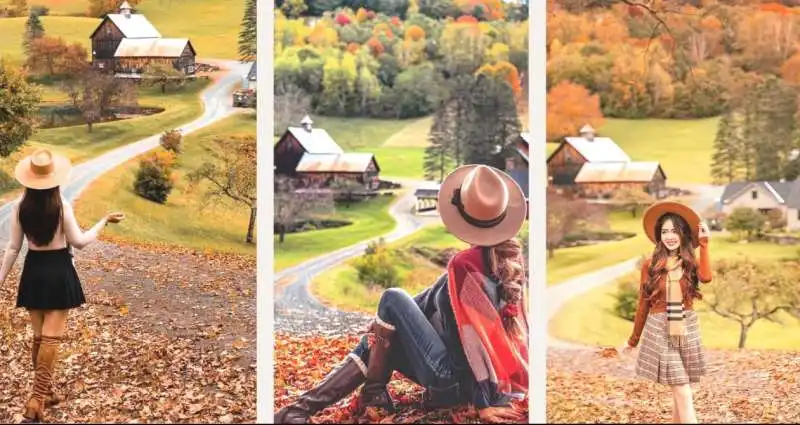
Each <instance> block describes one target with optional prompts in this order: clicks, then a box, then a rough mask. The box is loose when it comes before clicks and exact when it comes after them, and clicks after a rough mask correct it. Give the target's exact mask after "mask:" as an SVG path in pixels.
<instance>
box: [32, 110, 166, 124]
mask: <svg viewBox="0 0 800 425" xmlns="http://www.w3.org/2000/svg"><path fill="white" fill-rule="evenodd" d="M161 112H164V108H148V107H139V106H133V107H118V108H112V109H111V110H110V111H109V114H108V115H107V116H105V117H103V119H101V120H100V121H99V122H98V123H100V122H112V121H120V120H126V119H131V118H137V117H143V116H149V115H154V114H158V113H161ZM83 124H86V121H84V119H83V117H82V116H81V113H80V111H79V110H78V109H77V108H75V107H74V106H71V105H46V106H40V107H39V128H42V129H48V128H60V127H71V126H75V125H83ZM95 124H97V123H95Z"/></svg>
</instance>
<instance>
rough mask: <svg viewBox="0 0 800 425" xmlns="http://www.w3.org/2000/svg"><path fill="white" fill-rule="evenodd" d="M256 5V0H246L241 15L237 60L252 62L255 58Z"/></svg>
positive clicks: (256, 37)
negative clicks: (242, 14)
mask: <svg viewBox="0 0 800 425" xmlns="http://www.w3.org/2000/svg"><path fill="white" fill-rule="evenodd" d="M257 20H258V6H257V5H256V0H247V3H245V8H244V16H243V17H242V29H241V31H240V32H239V60H241V61H242V62H252V61H254V60H255V58H256V50H257V49H256V46H257V44H258V31H257Z"/></svg>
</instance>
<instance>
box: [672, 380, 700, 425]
mask: <svg viewBox="0 0 800 425" xmlns="http://www.w3.org/2000/svg"><path fill="white" fill-rule="evenodd" d="M672 399H673V403H674V404H673V408H672V420H673V421H676V422H675V423H681V424H696V423H697V414H696V413H695V411H694V400H693V394H692V387H691V386H690V385H689V384H684V385H673V386H672Z"/></svg>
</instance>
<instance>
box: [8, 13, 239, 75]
mask: <svg viewBox="0 0 800 425" xmlns="http://www.w3.org/2000/svg"><path fill="white" fill-rule="evenodd" d="M120 3H121V2H120ZM30 4H31V5H45V6H48V7H50V8H51V14H52V15H77V14H83V13H86V11H87V10H88V8H89V2H88V1H86V0H36V1H32V2H30ZM138 8H139V10H138V12H139V13H141V14H144V15H145V16H147V19H149V20H150V22H151V23H152V24H153V25H154V26H155V27H156V29H157V30H158V31H159V32H160V33H161V35H162V36H163V37H168V38H171V37H175V38H189V39H190V40H191V41H192V44H193V45H194V48H195V49H196V50H197V56H198V58H207V59H208V58H211V59H237V58H238V37H239V30H240V28H241V21H242V16H243V13H244V0H191V1H189V0H144V1H142V3H141V4H140V5H139V6H138ZM26 20H27V18H7V19H0V34H3V36H2V37H0V58H4V59H7V60H9V61H10V62H12V63H20V62H22V61H24V54H23V52H22V36H23V34H24V32H25V21H26ZM41 20H42V25H43V26H44V29H45V33H46V34H47V35H48V36H51V37H63V38H64V39H65V40H66V41H68V42H76V41H77V42H80V43H81V44H83V45H84V46H86V47H87V50H88V48H89V46H90V40H89V36H90V35H91V34H92V31H94V29H95V28H96V27H97V25H98V24H99V23H100V20H99V19H96V18H88V17H78V16H44V17H42V18H41Z"/></svg>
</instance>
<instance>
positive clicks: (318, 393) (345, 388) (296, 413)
mask: <svg viewBox="0 0 800 425" xmlns="http://www.w3.org/2000/svg"><path fill="white" fill-rule="evenodd" d="M365 374H366V368H365V367H364V363H363V362H362V361H361V359H359V358H358V357H356V356H355V355H352V354H351V355H350V356H348V357H347V358H346V359H345V360H344V362H342V363H340V364H339V365H338V366H337V367H336V368H335V369H334V370H333V371H331V373H329V374H328V376H326V377H325V378H324V379H323V380H322V382H320V383H319V384H317V386H315V387H314V388H312V389H310V390H308V391H306V392H305V393H304V394H303V395H301V396H300V397H299V398H298V399H297V401H295V402H294V403H292V404H290V405H288V406H285V407H283V408H282V409H281V410H279V411H277V412H276V413H275V423H276V424H305V423H308V421H309V419H311V417H312V416H314V414H315V413H317V412H319V411H320V410H322V409H324V408H326V407H328V406H330V405H332V404H333V403H336V402H337V401H339V400H341V399H342V398H344V397H345V396H346V395H348V394H350V393H351V392H353V391H355V389H356V388H358V386H359V385H361V383H362V382H364V376H365Z"/></svg>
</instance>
